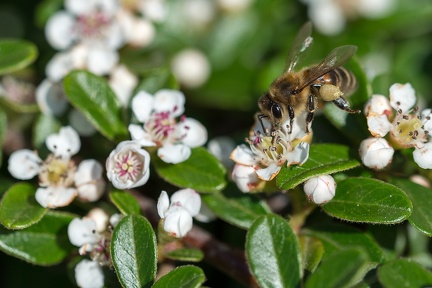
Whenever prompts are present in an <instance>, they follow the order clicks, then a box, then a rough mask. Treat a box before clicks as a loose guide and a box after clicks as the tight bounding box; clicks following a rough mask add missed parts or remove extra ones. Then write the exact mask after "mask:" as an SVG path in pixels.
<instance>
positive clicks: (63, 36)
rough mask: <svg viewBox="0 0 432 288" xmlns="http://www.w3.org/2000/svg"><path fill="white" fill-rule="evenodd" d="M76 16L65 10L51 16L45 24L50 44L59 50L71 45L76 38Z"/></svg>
mask: <svg viewBox="0 0 432 288" xmlns="http://www.w3.org/2000/svg"><path fill="white" fill-rule="evenodd" d="M74 25H75V18H74V17H73V16H72V15H71V14H69V13H67V12H64V11H60V12H57V13H55V14H54V15H53V16H51V17H50V18H49V19H48V21H47V24H46V26H45V36H46V38H47V41H48V42H49V44H50V45H51V46H52V47H54V48H55V49H58V50H63V49H66V48H68V47H70V46H71V45H72V43H73V41H74V40H75V38H76V34H75V32H74V29H73V27H74Z"/></svg>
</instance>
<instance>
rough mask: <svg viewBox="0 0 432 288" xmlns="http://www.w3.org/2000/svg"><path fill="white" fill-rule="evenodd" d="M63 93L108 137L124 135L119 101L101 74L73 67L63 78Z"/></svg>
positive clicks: (124, 130)
mask: <svg viewBox="0 0 432 288" xmlns="http://www.w3.org/2000/svg"><path fill="white" fill-rule="evenodd" d="M63 85H64V89H65V92H66V95H67V97H68V99H69V101H70V102H71V103H72V105H74V106H75V108H76V109H78V110H79V111H81V112H82V113H83V115H84V116H85V117H86V118H87V119H88V120H89V121H90V123H92V124H93V126H94V127H95V128H96V129H97V130H99V132H101V133H102V134H103V135H105V136H106V137H108V138H109V139H114V138H115V137H121V136H125V135H126V134H127V129H126V127H125V125H124V123H123V122H122V120H121V115H120V113H121V104H120V102H119V100H118V99H117V96H116V95H115V94H114V92H113V91H112V90H111V88H110V87H109V85H108V83H107V82H106V80H105V79H104V78H102V77H99V76H96V75H94V74H91V73H90V72H87V71H84V70H82V71H80V70H77V71H72V72H71V73H69V74H68V75H67V76H66V77H65V78H64V79H63Z"/></svg>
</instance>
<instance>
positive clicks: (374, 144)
mask: <svg viewBox="0 0 432 288" xmlns="http://www.w3.org/2000/svg"><path fill="white" fill-rule="evenodd" d="M359 153H360V158H361V159H362V162H363V164H364V165H365V166H367V167H369V168H372V169H382V168H384V167H386V166H387V165H388V164H389V163H390V162H391V161H392V158H393V153H394V149H393V147H391V146H390V145H389V144H388V142H387V141H386V140H385V139H384V138H368V139H365V140H363V141H362V142H361V144H360V149H359Z"/></svg>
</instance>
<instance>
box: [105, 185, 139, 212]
mask: <svg viewBox="0 0 432 288" xmlns="http://www.w3.org/2000/svg"><path fill="white" fill-rule="evenodd" d="M109 198H110V200H111V202H113V203H114V205H115V206H116V207H117V208H118V209H119V210H120V212H121V213H123V214H124V215H129V214H140V213H141V207H140V205H139V203H138V201H137V200H136V199H135V197H133V196H132V195H131V194H130V193H127V192H124V191H118V190H117V191H111V192H110V194H109Z"/></svg>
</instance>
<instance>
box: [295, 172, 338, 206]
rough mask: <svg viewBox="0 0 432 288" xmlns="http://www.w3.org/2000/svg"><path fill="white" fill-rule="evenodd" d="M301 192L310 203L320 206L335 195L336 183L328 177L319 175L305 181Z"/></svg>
mask: <svg viewBox="0 0 432 288" xmlns="http://www.w3.org/2000/svg"><path fill="white" fill-rule="evenodd" d="M303 190H304V192H305V193H306V195H307V196H308V198H309V199H310V200H311V201H312V202H314V203H315V204H318V205H320V204H324V203H327V202H328V201H330V200H331V199H333V197H334V196H335V193H336V182H335V180H334V179H333V177H332V176H330V175H321V176H318V177H313V178H310V179H309V180H307V181H306V182H305V183H304V186H303Z"/></svg>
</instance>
